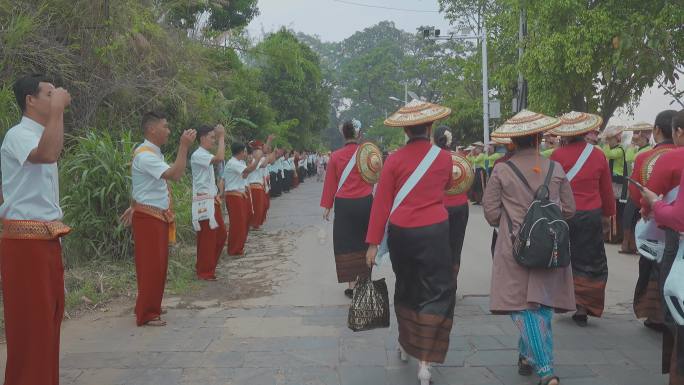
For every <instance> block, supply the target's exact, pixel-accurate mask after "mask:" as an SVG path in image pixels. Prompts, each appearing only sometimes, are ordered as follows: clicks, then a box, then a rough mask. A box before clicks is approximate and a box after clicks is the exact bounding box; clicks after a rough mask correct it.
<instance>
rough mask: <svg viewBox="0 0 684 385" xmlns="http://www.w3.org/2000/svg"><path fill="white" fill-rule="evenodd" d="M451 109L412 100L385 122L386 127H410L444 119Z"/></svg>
mask: <svg viewBox="0 0 684 385" xmlns="http://www.w3.org/2000/svg"><path fill="white" fill-rule="evenodd" d="M449 114H451V109H450V108H448V107H443V106H440V105H437V104H433V103H428V102H424V101H422V100H417V99H414V100H412V101H411V102H410V103H409V104H407V105H405V106H404V107H401V108H400V109H399V111H397V112H395V113H393V114H392V116H390V117H389V118H387V120H385V125H386V126H388V127H411V126H418V125H421V124H426V123H431V122H434V121H436V120H439V119H443V118H446V117H447V116H449Z"/></svg>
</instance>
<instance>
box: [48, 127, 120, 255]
mask: <svg viewBox="0 0 684 385" xmlns="http://www.w3.org/2000/svg"><path fill="white" fill-rule="evenodd" d="M70 142H72V143H73V144H72V145H71V148H70V150H69V151H68V153H67V154H66V155H65V156H64V158H63V159H62V161H61V162H60V173H61V174H60V179H61V181H62V183H61V187H62V192H61V195H62V202H61V204H62V209H63V210H64V222H65V223H67V224H69V225H70V226H72V228H73V232H72V233H71V234H70V235H69V236H68V237H66V238H65V244H64V246H65V250H66V252H65V255H66V256H67V258H68V261H69V262H74V263H76V262H79V261H84V260H88V259H103V258H111V259H113V260H120V259H124V258H127V257H129V256H131V255H132V246H133V245H132V243H131V233H130V231H129V229H126V228H124V227H123V225H121V223H119V215H121V214H122V213H123V212H124V210H126V208H127V207H128V206H129V205H130V200H131V192H130V187H131V181H130V178H131V169H130V162H131V156H132V154H133V142H132V140H131V137H130V134H124V135H123V136H122V138H121V139H115V138H113V137H112V136H111V135H110V134H108V133H97V134H96V133H94V132H91V133H88V134H86V135H84V136H83V137H77V138H72V139H71V140H70Z"/></svg>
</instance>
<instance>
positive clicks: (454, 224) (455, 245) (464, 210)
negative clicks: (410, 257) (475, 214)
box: [447, 203, 469, 287]
mask: <svg viewBox="0 0 684 385" xmlns="http://www.w3.org/2000/svg"><path fill="white" fill-rule="evenodd" d="M447 211H448V212H449V246H450V247H451V254H452V257H453V258H454V281H456V279H457V278H458V271H459V269H460V268H461V251H463V240H464V239H465V232H466V226H468V213H469V209H468V204H467V203H466V204H464V205H461V206H453V207H447ZM457 287H458V286H457Z"/></svg>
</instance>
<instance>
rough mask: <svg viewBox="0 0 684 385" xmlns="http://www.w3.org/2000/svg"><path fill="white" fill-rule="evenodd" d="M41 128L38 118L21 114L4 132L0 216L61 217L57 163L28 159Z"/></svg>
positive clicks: (0, 151)
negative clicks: (12, 125) (13, 124)
mask: <svg viewBox="0 0 684 385" xmlns="http://www.w3.org/2000/svg"><path fill="white" fill-rule="evenodd" d="M44 130H45V127H43V126H42V125H40V124H39V123H38V122H36V121H34V120H32V119H29V118H27V117H26V116H24V117H23V118H22V119H21V121H20V122H19V124H17V125H16V126H14V127H12V128H11V129H10V130H9V131H7V134H6V135H5V139H4V141H3V142H2V147H0V157H1V160H0V161H1V162H2V195H3V198H4V202H3V204H2V206H0V217H1V218H4V219H10V220H32V221H41V222H50V221H57V220H60V219H62V209H61V208H60V207H59V172H58V170H57V163H50V164H33V163H31V162H29V161H28V157H29V155H30V154H31V151H33V150H34V149H35V148H37V147H38V142H40V138H41V136H42V135H43V131H44Z"/></svg>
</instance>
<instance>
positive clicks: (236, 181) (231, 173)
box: [223, 157, 247, 192]
mask: <svg viewBox="0 0 684 385" xmlns="http://www.w3.org/2000/svg"><path fill="white" fill-rule="evenodd" d="M246 168H247V166H246V165H245V163H244V162H242V161H239V160H237V159H235V157H232V158H230V160H229V161H228V162H227V163H226V167H225V169H224V171H223V180H224V181H225V184H226V186H225V190H226V191H237V192H244V191H245V179H244V178H243V177H242V173H243V172H244V171H245V169H246Z"/></svg>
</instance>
